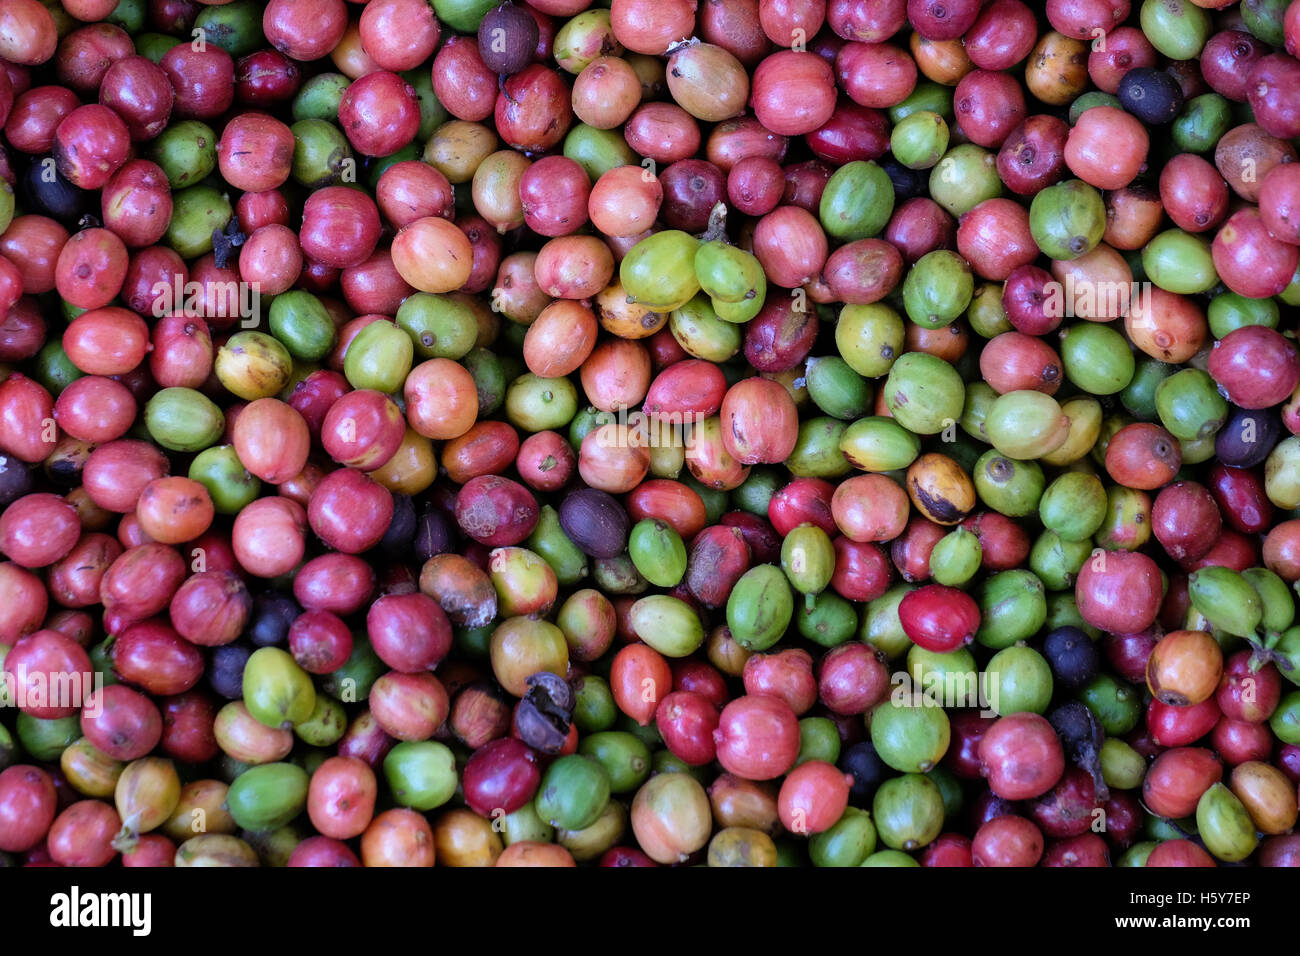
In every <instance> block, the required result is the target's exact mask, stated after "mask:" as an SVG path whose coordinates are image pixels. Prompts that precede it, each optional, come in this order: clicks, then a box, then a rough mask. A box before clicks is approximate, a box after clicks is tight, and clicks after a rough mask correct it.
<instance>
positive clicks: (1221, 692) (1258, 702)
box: [1214, 650, 1282, 723]
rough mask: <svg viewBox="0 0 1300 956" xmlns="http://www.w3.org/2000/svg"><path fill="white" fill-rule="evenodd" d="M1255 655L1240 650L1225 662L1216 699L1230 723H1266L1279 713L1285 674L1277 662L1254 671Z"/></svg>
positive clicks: (1269, 663) (1266, 664)
mask: <svg viewBox="0 0 1300 956" xmlns="http://www.w3.org/2000/svg"><path fill="white" fill-rule="evenodd" d="M1251 658H1252V653H1251V652H1249V650H1239V652H1236V653H1235V654H1232V656H1231V657H1229V658H1227V661H1225V663H1223V678H1222V680H1221V682H1219V689H1218V693H1217V695H1216V696H1214V700H1216V701H1217V702H1218V705H1219V710H1222V711H1223V717H1226V718H1229V719H1230V721H1245V722H1248V723H1262V722H1264V721H1268V719H1269V718H1270V717H1271V715H1273V711H1274V710H1277V706H1278V701H1279V700H1281V697H1282V675H1281V674H1279V671H1278V667H1277V665H1274V663H1273V662H1268V663H1265V665H1264V666H1262V667H1260V669H1258V670H1252V667H1251Z"/></svg>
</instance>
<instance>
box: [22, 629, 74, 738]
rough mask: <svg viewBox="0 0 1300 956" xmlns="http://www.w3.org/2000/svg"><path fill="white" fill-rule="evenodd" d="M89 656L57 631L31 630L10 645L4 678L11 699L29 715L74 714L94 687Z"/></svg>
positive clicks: (59, 716)
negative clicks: (33, 631) (31, 631)
mask: <svg viewBox="0 0 1300 956" xmlns="http://www.w3.org/2000/svg"><path fill="white" fill-rule="evenodd" d="M92 673H93V672H92V670H91V666H90V657H89V656H88V655H87V654H86V651H85V649H84V648H82V647H81V645H80V644H77V643H76V642H75V641H73V640H72V639H70V638H68V637H65V636H64V635H62V634H60V633H59V632H58V631H53V630H48V629H47V630H41V631H36V632H35V633H32V634H28V635H27V636H26V637H23V638H22V639H21V640H19V641H18V642H17V643H15V644H14V645H13V647H12V648H10V650H9V653H8V654H7V655H6V656H5V660H4V673H3V679H4V680H5V681H6V682H7V684H8V687H9V690H10V693H11V695H12V697H11V700H12V702H13V703H15V704H17V705H18V709H19V710H20V711H21V712H22V713H25V714H27V715H28V716H29V717H36V718H38V719H41V720H54V719H57V718H62V717H71V716H72V715H73V714H75V713H77V711H78V710H79V709H80V708H81V705H82V702H83V701H84V700H85V698H86V697H87V696H89V694H90V692H91V690H92Z"/></svg>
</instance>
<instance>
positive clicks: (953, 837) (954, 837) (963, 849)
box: [921, 833, 975, 866]
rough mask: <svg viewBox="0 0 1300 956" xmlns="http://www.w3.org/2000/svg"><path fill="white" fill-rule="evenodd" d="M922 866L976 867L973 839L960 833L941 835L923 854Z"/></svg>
mask: <svg viewBox="0 0 1300 956" xmlns="http://www.w3.org/2000/svg"><path fill="white" fill-rule="evenodd" d="M921 865H922V866H974V865H975V862H974V860H972V859H971V838H970V837H968V836H963V835H962V834H960V833H941V834H939V836H937V837H935V840H934V842H933V843H931V844H930V845H929V846H927V847H926V848H925V852H923V853H922V854H921Z"/></svg>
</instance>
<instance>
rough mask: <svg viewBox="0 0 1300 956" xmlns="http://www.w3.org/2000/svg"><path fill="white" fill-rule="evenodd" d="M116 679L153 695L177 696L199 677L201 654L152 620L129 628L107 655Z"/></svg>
mask: <svg viewBox="0 0 1300 956" xmlns="http://www.w3.org/2000/svg"><path fill="white" fill-rule="evenodd" d="M110 654H111V658H112V661H113V672H114V673H115V674H116V675H117V677H118V679H120V680H124V681H127V682H128V683H131V684H135V685H136V686H138V687H143V688H144V689H145V690H146V691H147V692H148V693H150V694H155V695H168V694H180V693H183V692H185V691H187V690H189V689H190V688H191V687H193V686H194V685H195V684H197V683H198V682H199V678H201V677H202V676H203V665H204V660H203V654H202V652H201V651H199V649H198V648H197V647H195V646H194V645H193V644H191V643H190V642H189V641H186V640H184V639H183V638H182V637H181V636H180V635H179V634H178V633H176V631H175V629H173V628H171V627H168V626H167V625H166V624H165V623H163V622H162V621H160V620H157V619H154V620H149V621H141V622H140V623H139V624H133V625H132V626H131V627H128V628H127V629H126V630H125V631H123V632H122V633H121V634H119V635H118V636H117V637H116V638H115V639H114V641H113V647H112V650H111V652H110Z"/></svg>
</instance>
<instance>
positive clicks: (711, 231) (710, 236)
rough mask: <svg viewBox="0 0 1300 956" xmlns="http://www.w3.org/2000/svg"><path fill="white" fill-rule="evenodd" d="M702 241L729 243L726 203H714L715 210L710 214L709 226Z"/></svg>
mask: <svg viewBox="0 0 1300 956" xmlns="http://www.w3.org/2000/svg"><path fill="white" fill-rule="evenodd" d="M700 239H701V241H703V242H726V241H727V204H726V203H725V202H719V203H714V205H713V209H712V210H710V212H709V226H708V228H707V229H705V230H704V235H703V236H701V237H700Z"/></svg>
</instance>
